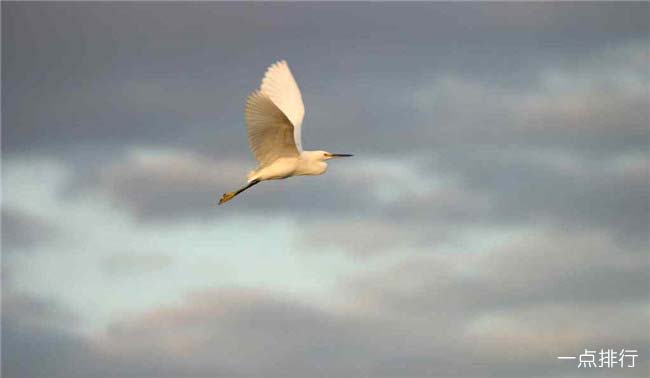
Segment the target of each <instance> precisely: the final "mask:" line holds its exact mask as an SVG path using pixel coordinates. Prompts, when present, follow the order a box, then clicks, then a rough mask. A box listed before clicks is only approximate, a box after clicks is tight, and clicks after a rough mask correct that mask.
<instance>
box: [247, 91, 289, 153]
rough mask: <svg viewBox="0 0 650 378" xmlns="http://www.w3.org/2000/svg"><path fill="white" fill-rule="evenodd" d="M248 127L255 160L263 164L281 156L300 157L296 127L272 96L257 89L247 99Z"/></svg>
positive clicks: (249, 140)
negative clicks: (295, 135)
mask: <svg viewBox="0 0 650 378" xmlns="http://www.w3.org/2000/svg"><path fill="white" fill-rule="evenodd" d="M245 113H246V114H245V118H246V130H247V132H248V142H249V144H250V147H251V150H252V151H253V155H255V159H257V161H258V162H259V164H260V166H266V165H269V164H271V163H273V162H274V161H275V160H276V159H278V158H281V157H297V156H298V155H299V154H300V153H299V150H298V148H297V147H296V143H295V140H294V126H293V124H292V123H291V121H290V120H289V118H288V117H287V116H286V115H285V114H284V113H283V112H282V111H281V110H280V108H279V107H278V106H276V104H275V103H274V102H273V101H272V100H271V98H270V97H269V96H268V95H267V94H265V93H263V92H261V91H255V92H253V93H251V94H250V96H248V99H247V101H246V112H245Z"/></svg>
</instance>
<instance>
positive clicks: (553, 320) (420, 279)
mask: <svg viewBox="0 0 650 378" xmlns="http://www.w3.org/2000/svg"><path fill="white" fill-rule="evenodd" d="M549 245H552V246H553V247H549ZM640 267H641V268H642V269H640ZM648 268H649V267H648V262H647V259H646V258H645V257H644V256H641V255H640V254H625V253H621V251H619V250H618V248H617V247H616V246H615V245H613V244H612V243H611V241H608V240H607V239H606V238H603V237H601V236H598V235H595V234H583V235H579V236H576V235H574V234H567V233H563V232H551V233H547V234H543V235H538V236H536V237H533V238H529V239H526V240H524V241H522V242H514V243H511V244H509V245H507V246H506V247H505V249H502V250H496V251H493V252H492V253H490V254H488V255H472V254H471V253H467V254H447V255H445V254H440V255H436V256H431V257H420V258H413V259H410V260H407V261H405V262H404V263H402V264H399V265H396V266H394V267H391V268H389V269H388V270H387V271H376V272H371V273H368V274H367V275H365V276H363V277H357V278H354V279H352V280H349V281H348V282H347V283H345V284H344V285H345V286H346V288H345V290H344V292H346V293H347V294H345V295H344V298H345V303H344V305H343V306H341V307H339V308H330V309H323V308H320V307H314V306H312V305H310V304H308V303H304V302H302V301H298V300H293V299H289V298H290V297H287V296H286V295H285V294H281V293H275V292H272V291H267V290H261V289H245V288H229V289H218V290H217V289H207V290H204V291H201V292H196V293H194V294H191V295H188V296H187V298H186V300H185V301H184V302H183V303H180V304H178V305H173V306H166V307H160V308H156V309H152V310H151V311H148V312H145V313H143V314H141V315H136V316H131V317H128V318H123V319H120V320H116V321H115V322H114V323H113V324H112V325H111V326H110V327H109V328H108V330H107V331H106V332H105V333H103V334H98V335H96V336H95V337H94V338H92V339H84V338H80V337H79V336H74V334H71V333H69V332H65V331H63V330H62V328H57V327H53V326H52V325H51V324H57V323H60V321H57V322H54V321H53V319H55V318H53V316H54V314H57V312H56V311H55V310H54V309H55V308H56V307H53V304H51V303H49V304H48V303H42V302H39V301H37V300H34V299H29V298H18V299H16V298H14V299H12V298H11V297H10V298H6V299H5V302H4V303H3V308H4V310H3V311H4V313H5V323H4V325H3V331H4V337H3V343H4V345H3V347H6V346H10V347H9V348H6V349H5V348H3V349H4V350H5V353H6V354H5V356H6V357H7V358H6V359H5V363H4V364H3V373H5V374H4V375H5V376H8V377H25V376H40V374H41V373H43V372H47V375H48V376H54V377H59V376H61V377H62V376H67V377H82V376H89V375H91V376H124V377H131V376H132V377H153V376H158V377H168V376H169V377H172V376H186V377H208V376H272V377H293V376H296V377H299V376H305V375H313V376H341V375H345V376H359V377H361V376H384V377H428V376H459V377H475V376H476V377H479V376H522V375H526V376H540V377H541V376H554V377H558V376H576V374H577V375H578V376H583V375H584V376H592V375H591V374H593V372H585V371H583V370H578V369H577V368H576V367H575V366H574V364H572V363H569V364H566V363H565V361H558V360H557V359H556V357H557V356H558V355H566V354H569V355H572V354H573V355H574V354H577V353H579V352H581V351H582V350H583V348H585V347H601V346H602V347H610V346H611V347H622V348H630V349H637V350H638V351H639V356H640V357H639V360H638V361H637V367H636V368H634V369H632V368H629V369H627V370H624V369H622V370H617V374H621V375H620V376H630V377H637V376H638V377H641V376H645V374H646V373H647V368H648V358H647V356H648V351H650V349H649V348H648V344H647V333H648V331H649V329H648V322H647V319H648V316H649V315H650V313H649V312H648V311H649V309H648V306H647V297H648V287H647V286H645V285H644V283H647V282H648V280H649V276H648V275H649V273H648V272H649V270H648ZM30 303H31V304H30ZM34 303H35V304H37V305H36V306H35V305H34ZM35 313H36V314H40V315H38V316H37V315H34V314H35ZM48 314H49V315H48ZM25 315H32V316H31V317H29V316H25ZM48 316H49V318H48ZM58 318H60V316H59V317H58ZM29 319H37V321H34V320H29ZM38 319H40V320H38ZM48 323H50V324H48ZM46 324H47V325H46ZM39 369H40V370H39ZM600 373H602V374H604V375H605V376H606V375H607V372H606V371H603V372H600Z"/></svg>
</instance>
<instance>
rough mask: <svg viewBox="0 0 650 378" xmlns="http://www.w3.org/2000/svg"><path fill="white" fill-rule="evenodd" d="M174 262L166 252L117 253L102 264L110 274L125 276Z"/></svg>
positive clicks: (156, 269) (167, 265)
mask: <svg viewBox="0 0 650 378" xmlns="http://www.w3.org/2000/svg"><path fill="white" fill-rule="evenodd" d="M172 262H173V258H172V257H171V256H169V255H165V254H137V255H136V254H126V253H121V254H120V253H117V254H113V255H111V256H108V257H107V258H105V259H104V260H103V261H102V263H101V265H102V269H103V270H104V271H105V272H106V273H107V274H109V275H114V276H124V275H133V274H140V273H148V272H154V271H159V270H163V269H165V268H167V267H169V266H170V265H171V264H172Z"/></svg>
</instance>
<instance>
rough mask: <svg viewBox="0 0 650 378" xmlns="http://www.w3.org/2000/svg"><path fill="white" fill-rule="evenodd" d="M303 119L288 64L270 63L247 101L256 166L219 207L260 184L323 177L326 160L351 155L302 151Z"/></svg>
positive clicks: (251, 144)
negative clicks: (312, 176)
mask: <svg viewBox="0 0 650 378" xmlns="http://www.w3.org/2000/svg"><path fill="white" fill-rule="evenodd" d="M304 116H305V106H304V105H303V103H302V96H301V95H300V89H299V88H298V84H296V81H295V79H294V78H293V75H292V74H291V71H290V70H289V65H288V64H287V62H286V61H284V60H281V61H279V62H277V63H275V64H272V65H271V66H270V67H269V68H268V69H267V70H266V74H265V75H264V78H263V79H262V85H261V86H260V89H258V90H256V91H254V92H253V93H251V94H250V95H249V96H248V99H247V100H246V110H245V118H246V130H247V132H248V143H249V144H250V148H251V150H252V151H253V155H254V156H255V159H256V160H257V161H258V163H259V165H258V166H257V168H255V169H254V170H252V171H251V172H250V173H249V174H248V182H247V184H246V185H245V186H243V187H242V188H240V189H238V190H236V191H233V192H228V193H224V195H223V196H221V199H220V200H219V205H221V204H222V203H224V202H227V201H230V200H231V199H233V198H234V197H235V196H236V195H238V194H239V193H241V192H243V191H244V190H246V189H248V188H250V187H251V186H253V185H256V184H258V183H260V182H262V181H265V180H280V179H285V178H287V177H291V176H303V175H322V174H323V173H325V171H327V163H326V162H325V161H326V160H329V159H331V158H335V157H346V156H352V155H351V154H333V153H330V152H327V151H303V150H302V143H301V141H300V126H301V124H302V119H303V117H304Z"/></svg>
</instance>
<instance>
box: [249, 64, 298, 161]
mask: <svg viewBox="0 0 650 378" xmlns="http://www.w3.org/2000/svg"><path fill="white" fill-rule="evenodd" d="M260 92H262V93H263V94H265V95H267V96H268V97H269V98H270V99H271V101H273V103H274V104H275V106H277V107H278V108H279V109H280V110H281V111H282V113H284V115H285V116H286V117H287V119H289V121H290V122H291V124H292V125H293V133H294V135H293V136H294V142H295V144H296V148H297V149H298V151H302V141H301V136H300V134H301V133H300V128H301V125H302V120H303V118H304V117H305V105H304V104H303V103H302V95H301V94H300V88H298V84H296V80H295V79H294V78H293V75H292V74H291V70H289V65H288V64H287V62H286V61H284V60H281V61H279V62H277V63H275V64H272V65H271V66H270V67H269V68H268V69H267V70H266V74H264V79H262V85H261V86H260Z"/></svg>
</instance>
